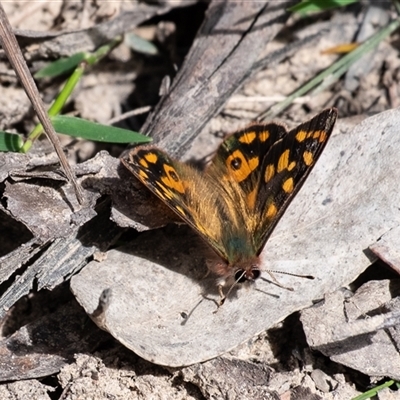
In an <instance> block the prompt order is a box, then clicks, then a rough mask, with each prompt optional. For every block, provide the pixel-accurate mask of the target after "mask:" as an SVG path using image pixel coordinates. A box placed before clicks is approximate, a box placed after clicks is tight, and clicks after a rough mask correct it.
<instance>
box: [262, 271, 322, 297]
mask: <svg viewBox="0 0 400 400" xmlns="http://www.w3.org/2000/svg"><path fill="white" fill-rule="evenodd" d="M265 272H267V273H268V274H269V276H270V277H271V278H272V280H273V281H274V283H275V284H276V285H277V286H279V287H281V288H282V289H286V290H290V291H291V292H293V291H294V289H293V288H292V287H290V286H284V285H282V284H281V283H280V282H279V281H278V279H276V278H275V275H274V274H283V275H290V276H295V277H296V278H304V279H315V278H314V277H313V276H312V275H299V274H292V273H290V272H285V271H273V270H266V271H265ZM261 279H264V280H266V279H265V278H262V277H261Z"/></svg>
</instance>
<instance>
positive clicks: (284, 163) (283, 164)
mask: <svg viewBox="0 0 400 400" xmlns="http://www.w3.org/2000/svg"><path fill="white" fill-rule="evenodd" d="M289 155H290V150H289V149H288V150H285V151H284V152H283V153H282V154H281V156H280V157H279V161H278V168H277V170H278V172H282V171H283V170H285V169H287V167H288V166H289Z"/></svg>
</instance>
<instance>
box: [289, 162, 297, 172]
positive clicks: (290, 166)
mask: <svg viewBox="0 0 400 400" xmlns="http://www.w3.org/2000/svg"><path fill="white" fill-rule="evenodd" d="M295 166H296V161H292V162H291V163H290V164H289V165H288V167H287V169H288V171H291V170H292V169H293V168H294V167H295Z"/></svg>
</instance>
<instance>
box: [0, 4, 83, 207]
mask: <svg viewBox="0 0 400 400" xmlns="http://www.w3.org/2000/svg"><path fill="white" fill-rule="evenodd" d="M0 42H1V45H2V47H3V49H4V51H5V53H6V55H7V57H8V60H9V61H10V63H11V65H12V67H13V69H14V70H15V72H16V74H17V76H18V78H19V80H20V81H21V83H22V86H23V88H24V90H25V92H26V94H27V96H28V97H29V100H30V101H31V103H32V106H33V108H34V110H35V111H36V114H37V116H38V118H39V120H40V122H41V123H42V125H43V128H44V131H45V132H46V134H47V137H48V138H49V140H50V142H51V143H52V144H53V146H54V149H55V151H56V153H57V155H58V158H59V160H60V163H61V165H62V168H63V170H64V172H65V175H66V176H67V178H68V180H69V181H70V182H71V183H72V185H73V187H74V190H75V194H76V197H77V199H78V202H79V204H83V201H84V199H83V192H82V189H81V187H80V186H79V185H78V182H77V181H76V178H75V175H74V174H73V172H72V170H71V167H70V166H69V164H68V161H67V158H66V157H65V154H64V152H63V150H62V148H61V144H60V141H59V140H58V137H57V135H56V132H55V130H54V128H53V125H52V124H51V122H50V119H49V117H48V115H47V113H46V110H45V108H44V104H43V102H42V99H41V97H40V94H39V90H38V88H37V87H36V85H35V82H34V80H33V78H32V75H31V74H30V72H29V69H28V66H27V64H26V62H25V59H24V56H23V55H22V52H21V49H20V47H19V45H18V42H17V39H16V38H15V35H14V33H13V31H12V27H11V25H10V22H9V21H8V18H7V15H6V13H5V11H4V9H3V6H2V5H1V3H0Z"/></svg>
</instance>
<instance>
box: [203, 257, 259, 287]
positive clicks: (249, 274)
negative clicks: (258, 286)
mask: <svg viewBox="0 0 400 400" xmlns="http://www.w3.org/2000/svg"><path fill="white" fill-rule="evenodd" d="M207 266H208V268H209V269H210V271H212V272H213V273H214V274H215V275H217V276H219V284H220V285H222V286H225V285H228V286H230V285H232V284H234V285H236V284H237V283H241V284H246V283H252V282H254V281H256V280H257V279H258V278H259V277H260V275H261V269H260V260H259V258H258V257H254V258H252V259H247V260H243V261H237V262H234V263H231V264H229V263H227V262H224V261H222V260H219V261H218V262H215V261H214V262H212V261H211V260H208V262H207Z"/></svg>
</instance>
